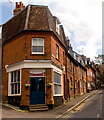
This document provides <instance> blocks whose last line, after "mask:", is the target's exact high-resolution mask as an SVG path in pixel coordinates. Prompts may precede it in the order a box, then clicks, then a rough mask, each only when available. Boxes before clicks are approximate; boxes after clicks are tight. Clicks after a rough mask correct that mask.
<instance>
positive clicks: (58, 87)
mask: <svg viewBox="0 0 104 120" xmlns="http://www.w3.org/2000/svg"><path fill="white" fill-rule="evenodd" d="M58 94H62V82H61V74H59V73H57V72H54V95H58Z"/></svg>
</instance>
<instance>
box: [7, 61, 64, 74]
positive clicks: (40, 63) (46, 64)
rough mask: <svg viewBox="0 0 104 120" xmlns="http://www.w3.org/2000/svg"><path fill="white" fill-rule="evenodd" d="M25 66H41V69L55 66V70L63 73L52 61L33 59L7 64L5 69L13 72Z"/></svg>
mask: <svg viewBox="0 0 104 120" xmlns="http://www.w3.org/2000/svg"><path fill="white" fill-rule="evenodd" d="M23 68H38V69H39V68H41V69H44V68H53V69H54V70H56V71H59V72H60V73H62V70H61V69H60V68H58V67H56V66H55V65H53V64H52V63H51V61H46V62H44V61H39V60H38V61H31V60H24V61H22V62H20V63H17V64H12V65H6V66H5V69H6V72H7V73H8V72H12V71H16V70H19V69H23Z"/></svg>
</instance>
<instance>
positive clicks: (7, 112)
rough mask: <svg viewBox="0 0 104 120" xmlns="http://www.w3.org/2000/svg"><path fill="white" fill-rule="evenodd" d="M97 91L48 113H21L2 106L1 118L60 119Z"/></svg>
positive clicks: (15, 109) (13, 108) (14, 108)
mask: <svg viewBox="0 0 104 120" xmlns="http://www.w3.org/2000/svg"><path fill="white" fill-rule="evenodd" d="M98 91H99V90H93V91H91V92H90V93H86V94H83V95H82V96H79V97H77V98H75V99H73V100H70V101H69V102H68V103H65V104H62V105H60V106H58V107H55V108H54V109H53V110H49V111H42V112H41V111H39V112H28V111H21V110H19V109H17V108H16V107H13V106H12V107H10V106H7V105H3V107H2V118H61V116H62V115H63V114H65V113H66V112H68V111H70V110H72V109H73V108H74V107H76V106H78V105H79V104H80V103H81V102H83V101H85V100H86V99H88V98H89V97H91V96H92V95H94V94H95V93H97V92H98Z"/></svg>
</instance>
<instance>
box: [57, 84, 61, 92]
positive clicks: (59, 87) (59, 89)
mask: <svg viewBox="0 0 104 120" xmlns="http://www.w3.org/2000/svg"><path fill="white" fill-rule="evenodd" d="M57 87H58V94H61V86H57Z"/></svg>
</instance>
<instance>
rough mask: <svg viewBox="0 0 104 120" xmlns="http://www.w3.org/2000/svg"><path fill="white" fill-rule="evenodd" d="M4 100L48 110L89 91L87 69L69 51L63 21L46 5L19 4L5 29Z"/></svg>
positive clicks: (3, 40)
mask: <svg viewBox="0 0 104 120" xmlns="http://www.w3.org/2000/svg"><path fill="white" fill-rule="evenodd" d="M2 31H3V34H2V43H3V65H2V100H3V102H8V103H10V104H13V105H17V106H20V108H22V109H25V108H26V109H29V106H30V108H31V105H37V104H38V105H41V104H42V105H46V106H48V108H49V109H51V108H53V106H58V105H60V104H62V103H63V102H64V101H67V99H68V98H69V99H70V98H72V97H75V96H78V95H79V94H83V93H85V92H86V91H87V69H86V67H85V64H82V62H80V61H81V60H80V59H79V60H77V59H76V58H75V57H73V55H71V54H70V52H69V48H70V46H69V44H68V43H69V40H68V39H66V37H65V33H64V29H63V26H62V25H61V22H60V20H59V19H58V18H57V17H55V16H53V15H52V14H51V12H50V10H49V8H48V7H47V6H38V5H28V6H27V7H25V6H24V5H23V4H22V2H20V4H18V3H16V9H15V10H14V17H13V18H11V19H10V20H9V21H7V22H6V23H5V24H4V25H3V28H2Z"/></svg>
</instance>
